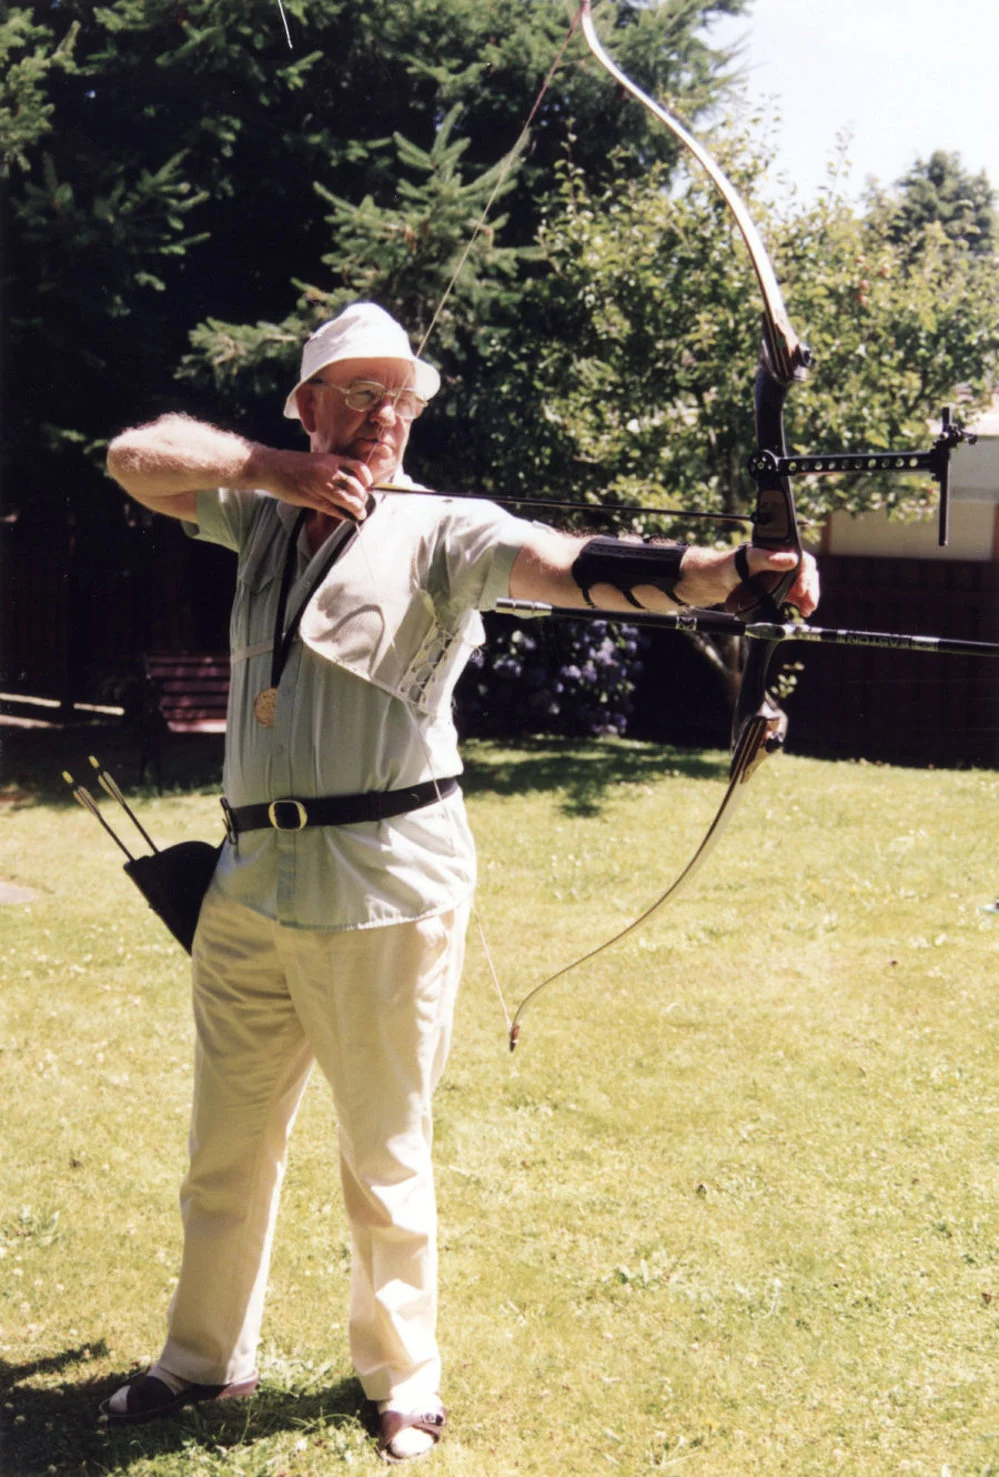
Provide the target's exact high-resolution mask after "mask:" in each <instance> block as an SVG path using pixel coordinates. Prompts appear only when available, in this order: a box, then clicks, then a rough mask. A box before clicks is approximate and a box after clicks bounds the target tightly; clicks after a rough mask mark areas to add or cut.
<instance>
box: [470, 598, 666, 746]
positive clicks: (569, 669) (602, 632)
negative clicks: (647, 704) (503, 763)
mask: <svg viewBox="0 0 999 1477" xmlns="http://www.w3.org/2000/svg"><path fill="white" fill-rule="evenodd" d="M640 648H641V635H640V632H639V631H638V630H637V629H636V628H635V627H633V626H622V625H619V624H618V623H616V622H614V623H611V622H608V621H579V622H575V621H572V622H565V623H558V624H554V623H552V624H547V623H540V622H538V623H533V624H531V625H527V626H525V625H518V624H516V623H513V622H511V621H510V620H508V619H506V618H502V619H500V618H499V617H495V618H491V619H490V618H487V640H486V644H485V646H484V647H482V648H480V650H479V651H477V652H476V653H475V655H474V656H473V658H472V660H471V662H470V663H469V666H468V670H467V671H466V673H465V676H464V677H463V678H462V682H461V685H460V687H459V689H458V694H457V706H458V715H459V725H460V727H461V730H462V732H463V733H465V734H468V735H470V736H476V737H490V738H501V737H514V736H518V735H523V734H529V733H559V734H564V735H567V736H571V737H573V738H579V737H597V736H603V735H617V736H621V735H622V734H624V733H625V732H626V730H627V727H628V719H629V717H630V716H631V712H632V695H633V693H634V691H635V681H636V679H637V677H638V676H639V675H640V673H641V670H642V665H641V662H640V661H639V660H638V653H639V650H640Z"/></svg>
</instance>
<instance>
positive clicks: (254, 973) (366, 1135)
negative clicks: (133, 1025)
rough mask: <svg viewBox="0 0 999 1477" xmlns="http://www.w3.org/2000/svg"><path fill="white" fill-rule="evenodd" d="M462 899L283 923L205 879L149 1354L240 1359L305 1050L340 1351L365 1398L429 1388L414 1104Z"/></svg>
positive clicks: (256, 1323) (430, 1266)
mask: <svg viewBox="0 0 999 1477" xmlns="http://www.w3.org/2000/svg"><path fill="white" fill-rule="evenodd" d="M467 921H468V908H467V907H462V908H460V909H457V910H455V911H453V912H450V913H447V914H444V915H441V916H439V917H435V918H429V919H426V920H424V921H422V922H417V923H402V924H392V925H389V926H386V927H380V928H366V929H357V930H352V931H350V932H336V933H323V932H318V931H311V930H304V929H297V928H285V927H282V926H281V925H280V924H278V923H273V922H271V920H270V919H267V918H264V917H262V916H260V915H259V914H258V913H254V912H252V911H251V910H250V909H248V908H244V907H241V906H240V905H238V904H236V903H232V902H229V901H227V900H226V899H225V898H223V897H222V896H221V895H220V894H219V893H218V892H217V891H216V890H215V889H214V888H212V889H210V890H209V893H208V896H207V897H206V899H205V902H204V905H203V907H202V910H201V918H200V921H199V924H198V931H197V935H196V937H195V941H194V970H193V975H194V1013H195V1024H196V1029H197V1046H196V1054H195V1080H194V1104H193V1109H192V1117H191V1145H190V1149H191V1163H190V1170H189V1172H188V1174H187V1177H186V1179H185V1181H184V1184H183V1186H182V1188H181V1214H182V1217H183V1222H184V1256H183V1262H182V1266H181V1273H180V1280H179V1283H178V1285H177V1289H176V1292H175V1294H174V1297H173V1299H172V1302H171V1305H170V1312H169V1318H168V1326H169V1336H168V1338H167V1342H166V1345H165V1347H164V1350H163V1353H162V1356H161V1363H162V1364H163V1365H164V1366H165V1368H166V1369H168V1370H170V1371H171V1372H172V1373H174V1374H177V1375H179V1376H181V1377H182V1378H183V1379H188V1380H194V1381H196V1382H197V1383H199V1384H227V1383H229V1382H230V1381H233V1380H241V1379H245V1378H246V1377H247V1376H248V1375H249V1374H251V1373H252V1372H253V1370H254V1369H255V1367H256V1365H255V1361H256V1354H257V1344H258V1342H259V1337H260V1322H261V1317H262V1314H263V1304H264V1294H265V1291H266V1286H267V1275H268V1266H269V1261H270V1251H271V1242H272V1238H273V1234H274V1222H275V1219H276V1216H277V1208H278V1198H279V1195H280V1189H281V1181H282V1178H283V1175H284V1167H285V1160H286V1155H287V1145H288V1138H289V1135H290V1133H291V1127H292V1124H293V1122H294V1118H295V1113H296V1112H297V1109H298V1105H299V1102H300V1101H301V1097H302V1093H303V1091H304V1089H305V1085H306V1082H307V1080H308V1077H309V1073H310V1071H311V1069H312V1064H313V1061H318V1062H319V1065H320V1068H321V1069H322V1071H323V1073H324V1074H325V1076H326V1077H327V1079H328V1080H329V1083H330V1085H331V1087H332V1089H333V1099H334V1104H335V1107H336V1112H337V1117H338V1120H339V1149H340V1173H341V1180H342V1185H343V1195H344V1207H345V1210H346V1214H347V1219H348V1222H349V1224H350V1229H351V1238H352V1250H353V1255H352V1262H351V1282H350V1320H349V1338H350V1352H351V1358H352V1359H353V1363H354V1368H355V1369H356V1371H357V1374H358V1377H359V1378H360V1381H361V1384H362V1386H363V1388H364V1392H365V1394H366V1395H367V1396H368V1398H369V1399H372V1400H388V1399H390V1398H391V1399H395V1400H397V1401H398V1402H399V1403H402V1402H406V1403H409V1402H410V1401H411V1402H412V1405H413V1406H414V1407H417V1406H419V1404H420V1403H421V1401H422V1400H424V1399H425V1398H426V1397H429V1396H431V1395H433V1394H435V1393H436V1392H437V1390H438V1388H439V1386H440V1356H439V1353H438V1348H437V1339H436V1322H437V1224H436V1206H435V1201H434V1181H433V1169H432V1165H431V1157H430V1155H431V1139H432V1120H431V1111H430V1100H431V1096H432V1094H433V1090H434V1088H435V1087H436V1085H437V1082H438V1080H439V1079H440V1075H441V1072H442V1071H443V1068H444V1063H445V1061H446V1059H447V1054H448V1049H449V1047H450V1041H451V1029H452V1022H453V1015H454V1001H455V995H456V992H457V987H458V979H459V976H460V974H461V967H462V962H463V957H464V943H465V929H466V925H467Z"/></svg>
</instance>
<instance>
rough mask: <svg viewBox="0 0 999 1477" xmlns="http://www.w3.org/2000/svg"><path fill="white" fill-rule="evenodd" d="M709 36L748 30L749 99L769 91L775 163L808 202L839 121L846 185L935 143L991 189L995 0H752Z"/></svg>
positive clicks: (997, 42)
mask: <svg viewBox="0 0 999 1477" xmlns="http://www.w3.org/2000/svg"><path fill="white" fill-rule="evenodd" d="M710 37H711V40H712V42H713V44H716V45H718V44H725V45H730V44H732V43H733V42H735V41H738V40H740V39H744V41H745V46H744V49H743V52H742V62H743V65H744V68H745V70H746V73H747V84H748V90H749V96H750V99H751V100H752V101H754V102H756V101H758V100H759V99H760V98H763V97H773V98H775V99H776V100H777V102H778V104H779V106H780V110H781V112H782V114H783V121H782V123H781V127H780V132H779V135H778V155H777V161H776V164H777V168H778V170H785V171H786V172H787V173H788V174H789V175H790V177H791V178H792V179H793V180H794V181H795V183H796V184H797V186H798V189H799V190H800V192H801V194H802V195H803V196H804V198H805V199H806V200H810V199H812V198H813V197H814V195H815V193H816V191H817V190H818V188H819V186H820V185H821V184H822V183H823V181H824V179H825V177H826V164H827V162H828V161H829V159H830V158H831V157H832V155H833V153H834V151H835V147H836V138H837V134H838V133H840V132H842V131H843V130H846V129H849V130H850V132H851V133H852V140H851V143H850V147H849V150H848V153H847V157H848V159H850V160H851V161H852V166H853V167H852V171H851V174H850V176H849V178H848V189H849V192H850V193H851V194H856V193H858V192H859V191H860V189H861V188H862V187H863V185H864V182H865V180H866V178H867V176H868V175H875V176H877V178H878V179H880V180H881V182H882V183H884V184H891V183H893V182H894V181H895V180H896V179H898V178H899V176H900V175H902V174H904V173H905V172H906V171H907V170H908V169H909V168H910V166H911V165H912V164H913V163H914V162H915V160H916V158H917V157H919V158H922V159H926V158H928V157H929V155H930V154H931V153H932V152H933V150H934V149H945V150H947V151H948V152H952V153H958V154H960V156H961V161H962V164H963V165H964V167H965V168H966V169H968V170H970V171H971V172H973V173H975V174H977V173H978V172H979V171H980V170H982V169H984V170H985V171H986V172H987V174H988V176H989V180H990V182H991V183H992V185H993V186H995V187H997V188H999V0H948V3H941V0H753V3H752V5H751V8H750V10H749V11H748V13H747V14H746V15H745V16H743V17H742V18H740V19H732V20H729V19H726V20H724V21H723V22H720V23H718V24H717V25H715V26H713V27H712V28H711V32H710Z"/></svg>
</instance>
